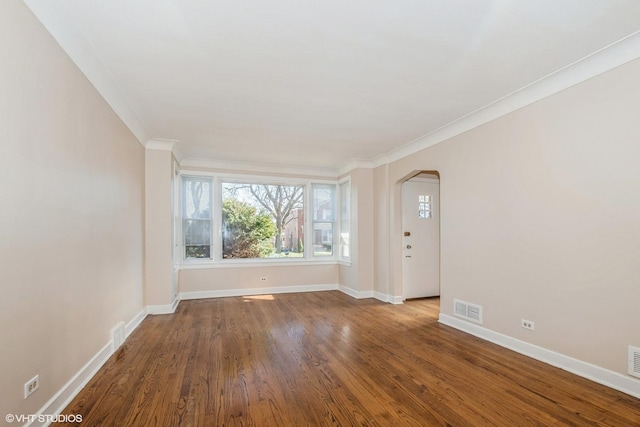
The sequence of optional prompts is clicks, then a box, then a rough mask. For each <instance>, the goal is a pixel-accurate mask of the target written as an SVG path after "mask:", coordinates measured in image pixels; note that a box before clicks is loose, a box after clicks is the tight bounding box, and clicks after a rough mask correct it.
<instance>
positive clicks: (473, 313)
mask: <svg viewBox="0 0 640 427" xmlns="http://www.w3.org/2000/svg"><path fill="white" fill-rule="evenodd" d="M453 314H455V315H456V316H458V317H462V318H463V319H467V320H470V321H472V322H476V323H480V324H482V306H481V305H477V304H472V303H470V302H466V301H461V300H459V299H454V300H453Z"/></svg>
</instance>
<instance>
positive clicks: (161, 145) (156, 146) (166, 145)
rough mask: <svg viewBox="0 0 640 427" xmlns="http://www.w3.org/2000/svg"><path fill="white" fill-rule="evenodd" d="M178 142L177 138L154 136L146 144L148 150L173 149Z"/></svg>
mask: <svg viewBox="0 0 640 427" xmlns="http://www.w3.org/2000/svg"><path fill="white" fill-rule="evenodd" d="M177 143H178V140H176V139H162V138H154V139H150V140H148V141H147V142H146V143H145V144H144V148H146V149H147V150H161V151H173V147H174V146H175V145H176V144H177Z"/></svg>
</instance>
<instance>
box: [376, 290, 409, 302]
mask: <svg viewBox="0 0 640 427" xmlns="http://www.w3.org/2000/svg"><path fill="white" fill-rule="evenodd" d="M373 297H374V298H375V299H377V300H380V301H382V302H388V303H389V304H394V305H398V304H402V303H403V301H404V298H403V297H402V296H393V295H389V294H383V293H382V292H378V291H373Z"/></svg>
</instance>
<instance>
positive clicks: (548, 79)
mask: <svg viewBox="0 0 640 427" xmlns="http://www.w3.org/2000/svg"><path fill="white" fill-rule="evenodd" d="M637 58H640V31H637V32H635V33H633V34H630V35H628V36H626V37H624V38H622V39H620V40H618V41H617V42H614V43H611V44H610V45H608V46H605V47H604V48H602V49H600V50H598V51H596V52H593V53H591V54H590V55H587V56H585V57H584V58H582V59H579V60H577V61H575V62H573V63H571V64H569V65H567V66H565V67H563V68H561V69H559V70H557V71H555V72H553V73H551V74H549V75H547V76H544V77H542V78H541V79H538V80H536V81H535V82H532V83H530V84H528V85H526V86H524V87H522V88H520V89H518V90H516V91H515V92H512V93H510V94H508V95H505V96H504V97H502V98H500V99H497V100H495V101H493V102H491V103H489V104H487V105H485V106H483V107H481V108H479V109H477V110H475V111H472V112H471V113H469V114H467V115H465V116H462V117H460V118H459V119H456V120H454V121H453V122H451V123H449V124H447V125H445V126H442V127H440V128H439V129H436V130H434V131H433V132H430V133H428V134H426V135H424V136H422V137H420V138H418V139H415V140H413V141H411V142H408V143H407V144H405V145H403V146H402V147H399V148H397V149H395V150H392V151H390V152H389V153H387V154H385V155H382V156H379V157H377V158H376V159H374V160H373V165H374V167H376V166H379V165H380V164H383V163H385V162H386V163H390V162H395V161H397V160H400V159H402V158H404V157H407V156H409V155H411V154H415V153H417V152H418V151H421V150H424V149H425V148H428V147H431V146H433V145H436V144H438V143H440V142H443V141H446V140H447V139H450V138H452V137H454V136H456V135H459V134H461V133H463V132H466V131H468V130H471V129H473V128H476V127H478V126H480V125H483V124H485V123H488V122H490V121H492V120H495V119H497V118H499V117H502V116H504V115H507V114H509V113H512V112H514V111H516V110H518V109H520V108H522V107H525V106H527V105H530V104H533V103H534V102H537V101H539V100H541V99H543V98H546V97H548V96H551V95H554V94H556V93H558V92H560V91H562V90H565V89H568V88H570V87H572V86H575V85H577V84H579V83H582V82H584V81H586V80H588V79H590V78H593V77H595V76H597V75H600V74H602V73H605V72H607V71H610V70H613V69H614V68H616V67H619V66H621V65H624V64H626V63H627V62H630V61H633V60H634V59H637Z"/></svg>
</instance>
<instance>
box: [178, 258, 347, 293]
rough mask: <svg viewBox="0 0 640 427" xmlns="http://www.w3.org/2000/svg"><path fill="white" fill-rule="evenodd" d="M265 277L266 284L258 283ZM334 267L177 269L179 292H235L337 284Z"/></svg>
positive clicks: (286, 266) (267, 266)
mask: <svg viewBox="0 0 640 427" xmlns="http://www.w3.org/2000/svg"><path fill="white" fill-rule="evenodd" d="M262 277H266V278H267V280H266V281H262V280H260V279H261V278H262ZM337 284H338V266H337V265H335V264H328V265H291V264H282V265H267V264H265V265H264V266H252V267H247V266H244V267H243V266H234V267H228V266H227V267H214V268H203V269H183V270H180V292H218V291H229V290H239V289H257V288H263V289H266V288H279V287H285V286H286V287H292V288H293V287H296V286H313V285H337Z"/></svg>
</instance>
